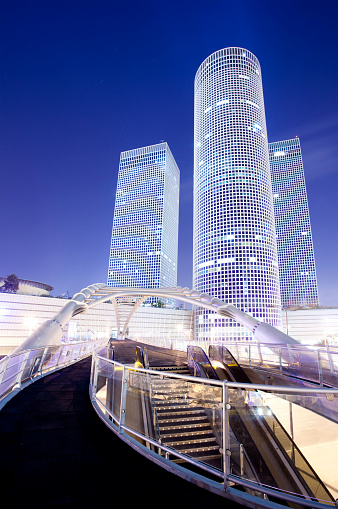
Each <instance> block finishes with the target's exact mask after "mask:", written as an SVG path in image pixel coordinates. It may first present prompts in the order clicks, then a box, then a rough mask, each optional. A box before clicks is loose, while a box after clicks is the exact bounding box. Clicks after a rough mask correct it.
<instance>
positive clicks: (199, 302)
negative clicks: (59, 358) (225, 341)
mask: <svg viewBox="0 0 338 509" xmlns="http://www.w3.org/2000/svg"><path fill="white" fill-rule="evenodd" d="M132 296H136V297H140V299H141V301H142V302H144V300H146V298H148V297H163V298H169V299H175V300H180V301H183V302H187V303H189V304H193V305H196V306H200V307H203V308H205V309H208V310H210V311H214V312H216V313H218V314H219V315H220V316H225V317H227V318H232V319H233V320H235V321H236V322H238V323H239V324H240V325H243V326H244V327H246V328H247V329H248V330H249V331H250V332H252V333H253V335H254V337H255V339H257V340H258V341H260V342H262V343H275V344H276V343H277V344H281V343H286V344H292V343H293V344H297V343H298V341H296V340H295V339H293V338H291V337H290V336H287V335H286V334H284V333H283V332H281V331H280V330H278V329H275V328H274V327H272V326H271V325H269V324H267V323H264V322H260V321H259V320H257V319H256V318H253V317H252V316H250V315H248V314H247V313H244V312H243V311H240V310H239V309H237V308H236V307H235V306H233V305H232V304H226V303H225V302H223V301H221V300H220V299H218V298H217V297H211V296H210V295H206V294H204V293H201V292H198V291H196V290H191V289H190V288H182V287H180V286H177V287H175V288H112V287H110V286H107V285H105V284H103V283H97V284H93V285H90V286H88V287H86V288H83V289H82V290H81V291H80V292H79V293H76V294H75V295H74V296H73V298H72V299H71V300H70V301H68V302H67V304H65V306H64V307H63V308H62V309H61V311H60V312H59V313H57V314H56V315H55V316H54V318H53V319H51V320H47V321H46V322H44V323H43V324H42V325H40V327H38V328H37V329H36V330H35V331H34V332H33V333H32V334H31V335H30V336H28V338H27V339H26V340H25V341H24V342H23V343H22V344H21V345H20V346H19V347H18V348H16V350H14V352H15V353H17V352H19V351H22V350H27V349H31V348H37V347H42V346H47V345H56V344H58V343H59V342H60V340H61V337H62V329H63V327H64V326H65V325H66V324H67V323H68V322H69V320H70V319H71V318H72V317H73V316H75V315H77V314H79V313H83V312H86V311H87V309H90V308H91V307H94V306H97V305H98V304H101V303H103V302H106V301H108V300H112V302H113V304H114V309H115V315H116V322H117V324H118V327H120V324H121V321H120V316H119V310H118V304H117V300H116V299H117V298H119V297H132ZM142 302H139V301H137V302H136V303H135V304H134V308H133V309H132V310H131V312H130V314H129V316H128V318H127V322H126V324H125V327H124V330H123V332H124V333H125V331H126V325H127V324H128V322H129V320H130V318H131V316H132V314H133V313H134V312H135V310H136V309H137V307H138V306H139V305H140V304H141V303H142ZM118 331H119V329H118ZM14 352H13V353H14Z"/></svg>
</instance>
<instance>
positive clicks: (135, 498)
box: [0, 346, 240, 509]
mask: <svg viewBox="0 0 338 509" xmlns="http://www.w3.org/2000/svg"><path fill="white" fill-rule="evenodd" d="M131 350H132V351H133V356H134V351H135V346H133V348H132V349H131ZM90 369H91V359H90V358H87V359H85V360H82V361H80V362H78V363H76V364H74V365H72V366H69V367H67V368H64V369H62V370H60V371H58V372H55V373H52V374H51V375H48V376H46V377H44V378H41V379H39V380H37V381H36V382H34V383H33V384H31V385H29V386H28V387H26V388H25V389H24V390H22V391H21V392H20V393H18V394H17V395H16V396H15V397H14V398H13V399H12V400H11V401H9V402H8V403H7V404H6V405H5V406H4V408H3V409H2V410H1V411H0V440H1V445H0V469H1V485H2V489H3V495H6V500H8V505H10V507H25V508H56V507H58V508H69V509H83V508H88V509H93V508H97V507H103V506H104V505H106V504H109V505H112V504H114V505H116V503H117V500H118V501H120V502H119V503H121V504H122V502H123V505H124V506H126V507H131V506H134V505H135V504H139V503H141V502H142V503H144V500H146V501H147V506H148V507H155V506H156V507H158V506H160V505H161V504H162V503H163V501H165V503H166V506H168V507H169V506H171V507H179V508H180V507H182V508H187V507H196V508H201V509H204V508H208V507H218V504H219V503H220V498H219V497H218V496H217V495H215V494H213V493H209V492H207V491H205V490H203V489H201V488H199V487H198V486H196V485H194V484H192V483H187V482H186V481H184V480H183V479H181V478H180V477H177V476H175V475H173V474H171V473H169V472H168V471H166V470H163V469H161V468H159V467H158V466H157V465H156V464H154V463H153V462H151V461H149V460H148V459H146V458H144V457H143V456H142V455H141V454H138V453H137V452H136V451H134V450H133V449H132V448H131V447H129V446H128V445H127V444H125V443H124V442H123V441H122V440H120V439H119V438H118V437H117V436H116V435H115V434H114V433H112V432H111V431H110V430H109V429H108V428H107V427H106V426H105V425H104V424H103V422H102V421H101V420H100V419H99V418H98V417H97V415H96V413H95V411H94V410H93V407H92V405H91V402H90V398H89V392H88V391H89V379H90ZM221 502H223V500H221ZM234 507H237V506H236V505H235V506H234ZM238 507H240V506H238Z"/></svg>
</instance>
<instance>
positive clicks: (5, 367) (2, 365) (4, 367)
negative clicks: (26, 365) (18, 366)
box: [0, 355, 10, 384]
mask: <svg viewBox="0 0 338 509" xmlns="http://www.w3.org/2000/svg"><path fill="white" fill-rule="evenodd" d="M9 359H10V357H9V355H8V356H7V358H6V360H5V361H4V362H3V363H2V364H1V369H2V371H1V373H0V384H1V383H2V380H3V377H4V375H5V373H6V370H7V366H8V362H9Z"/></svg>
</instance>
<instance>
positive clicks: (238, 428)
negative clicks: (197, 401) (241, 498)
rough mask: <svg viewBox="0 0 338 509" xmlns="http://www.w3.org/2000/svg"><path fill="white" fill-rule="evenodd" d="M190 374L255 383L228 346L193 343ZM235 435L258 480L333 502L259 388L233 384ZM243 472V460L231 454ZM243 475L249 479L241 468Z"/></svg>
mask: <svg viewBox="0 0 338 509" xmlns="http://www.w3.org/2000/svg"><path fill="white" fill-rule="evenodd" d="M188 366H189V369H190V373H191V374H192V375H194V376H200V377H202V378H210V379H215V380H227V381H230V382H239V383H245V384H250V383H251V382H250V380H249V378H248V376H247V375H246V373H245V372H244V370H243V369H242V368H241V367H240V365H239V364H238V363H237V361H236V359H235V358H234V357H233V355H232V354H231V353H230V352H229V350H228V349H227V348H225V347H224V346H210V348H209V357H208V356H207V355H206V354H205V352H204V351H203V350H202V349H201V348H200V347H188ZM229 402H230V404H231V409H230V411H229V427H230V438H231V437H233V439H234V440H235V441H236V442H237V443H240V444H241V446H242V447H243V448H244V450H245V453H246V455H247V458H248V461H249V464H250V466H251V480H253V479H252V472H254V478H255V479H254V480H256V481H257V482H259V483H261V484H264V485H267V486H271V487H274V488H276V489H281V490H283V491H286V492H289V493H295V494H301V495H303V496H304V497H305V498H311V499H313V500H324V501H329V502H334V499H333V497H332V495H331V494H330V492H329V491H328V490H327V488H326V486H325V485H324V484H323V482H322V481H321V480H320V478H319V477H318V475H317V474H316V472H315V471H314V470H313V468H312V467H311V465H310V464H309V463H308V462H307V460H306V459H305V457H304V456H303V455H302V453H301V452H300V450H299V449H298V448H297V446H296V444H295V443H294V442H293V440H292V438H291V437H290V436H289V435H288V433H287V432H286V431H285V429H284V428H283V426H282V425H281V423H280V422H279V421H278V419H277V418H276V417H275V415H274V414H273V413H272V411H271V410H270V409H269V407H267V406H266V405H265V404H264V401H263V399H262V397H261V396H260V394H259V392H258V391H256V390H250V389H249V388H246V389H241V388H239V389H237V388H231V387H230V386H229ZM230 466H231V471H232V473H234V474H235V475H238V461H236V458H234V461H233V459H232V456H231V457H230ZM241 477H245V478H247V479H249V476H248V475H247V473H246V472H243V469H241Z"/></svg>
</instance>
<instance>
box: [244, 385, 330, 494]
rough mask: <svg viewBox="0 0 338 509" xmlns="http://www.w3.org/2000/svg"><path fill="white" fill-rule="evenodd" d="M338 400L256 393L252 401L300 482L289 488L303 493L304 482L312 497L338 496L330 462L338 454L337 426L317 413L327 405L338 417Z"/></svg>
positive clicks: (321, 397)
mask: <svg viewBox="0 0 338 509" xmlns="http://www.w3.org/2000/svg"><path fill="white" fill-rule="evenodd" d="M332 396H333V395H332ZM330 400H331V401H330ZM337 401H338V398H334V397H333V398H330V397H329V398H327V396H326V395H321V394H320V393H318V394H316V393H313V394H311V395H310V394H309V395H303V394H298V395H290V394H283V393H278V392H275V393H274V394H273V393H266V392H259V393H258V392H257V393H256V396H255V398H254V401H252V402H251V405H252V408H254V411H255V412H257V413H258V414H259V415H260V419H261V421H262V423H263V425H264V426H265V427H268V428H269V430H270V433H271V432H272V434H271V436H272V437H273V438H274V439H275V441H276V444H277V445H278V447H279V450H280V451H282V454H283V455H284V457H287V458H288V462H289V464H290V465H292V467H293V470H294V472H295V475H296V476H297V478H298V479H299V481H300V483H298V485H296V484H295V487H294V488H293V489H289V491H293V492H295V493H301V487H300V486H301V485H303V486H304V487H305V489H306V491H307V493H308V494H309V495H310V496H314V497H316V498H318V499H319V500H324V501H333V498H337V496H338V489H337V488H336V486H337V477H336V478H335V479H334V476H336V473H333V474H332V468H331V467H330V468H328V465H331V466H332V465H334V464H335V461H336V460H335V458H337V455H338V425H337V422H333V421H332V420H330V419H327V418H326V417H324V415H319V413H318V409H319V408H321V412H322V414H324V411H323V410H324V408H327V409H328V410H330V411H331V412H332V413H333V412H334V410H335V414H336V419H337V417H338V414H337V410H338V408H337ZM334 407H335V408H334Z"/></svg>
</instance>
